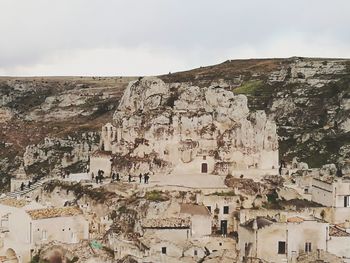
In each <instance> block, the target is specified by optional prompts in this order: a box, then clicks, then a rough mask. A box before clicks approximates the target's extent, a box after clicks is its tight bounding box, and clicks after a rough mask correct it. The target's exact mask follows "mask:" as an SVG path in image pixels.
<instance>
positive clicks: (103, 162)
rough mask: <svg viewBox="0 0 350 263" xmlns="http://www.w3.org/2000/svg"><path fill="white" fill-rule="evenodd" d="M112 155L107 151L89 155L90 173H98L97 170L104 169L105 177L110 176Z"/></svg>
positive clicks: (95, 174)
mask: <svg viewBox="0 0 350 263" xmlns="http://www.w3.org/2000/svg"><path fill="white" fill-rule="evenodd" d="M111 158H112V156H111V155H110V154H109V153H107V152H96V153H94V154H92V156H90V175H91V176H92V174H94V176H97V175H98V170H102V171H104V176H105V177H110V176H111V172H112V162H111Z"/></svg>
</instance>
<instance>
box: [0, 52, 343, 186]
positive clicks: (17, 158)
mask: <svg viewBox="0 0 350 263" xmlns="http://www.w3.org/2000/svg"><path fill="white" fill-rule="evenodd" d="M160 78H161V79H162V80H163V81H164V82H166V83H178V82H181V83H185V84H186V85H194V86H198V87H209V86H221V87H223V88H225V89H227V90H232V91H233V92H234V93H236V94H245V95H246V96H247V97H248V106H249V108H250V109H251V110H265V111H266V112H267V114H268V116H269V117H270V118H273V119H274V120H275V121H276V123H277V126H278V135H279V145H280V157H281V158H282V159H284V160H286V161H290V160H291V159H292V158H293V157H294V156H298V157H299V159H300V161H305V162H307V163H308V164H309V166H311V167H319V166H321V165H322V164H324V163H329V162H334V163H337V164H339V167H341V168H343V171H344V172H345V170H347V169H348V170H349V163H348V159H349V158H350V117H349V116H350V114H349V113H350V60H339V59H338V60H335V59H309V58H289V59H262V60H256V59H252V60H230V61H226V62H224V63H222V64H219V65H214V66H210V67H201V68H198V69H194V70H190V71H186V72H178V73H173V74H168V75H165V76H160ZM135 79H136V78H124V77H123V78H121V77H112V78H100V77H94V78H93V77H91V78H85V77H84V78H81V77H49V78H47V77H37V78H5V77H3V78H0V98H1V99H0V129H1V132H0V173H1V178H2V181H1V183H2V185H6V184H7V183H8V175H9V174H10V173H11V172H13V171H14V170H15V169H16V168H17V167H18V165H19V164H20V163H21V162H23V156H24V161H25V164H26V165H27V166H26V169H27V171H28V172H30V173H32V174H38V173H40V174H41V175H45V174H47V173H49V172H50V171H52V170H55V168H57V167H65V168H67V169H72V170H74V169H77V170H78V169H81V166H83V165H84V163H86V160H87V154H88V153H89V152H90V151H93V150H94V147H96V146H97V143H98V141H99V133H98V131H99V130H100V126H101V125H102V124H105V123H106V122H108V121H111V120H112V115H113V113H114V111H115V109H116V107H117V106H118V102H119V100H120V98H121V96H122V94H123V91H124V90H125V88H126V87H127V84H128V82H129V81H131V80H135ZM45 138H46V139H45ZM27 146H29V147H27ZM62 160H63V161H62Z"/></svg>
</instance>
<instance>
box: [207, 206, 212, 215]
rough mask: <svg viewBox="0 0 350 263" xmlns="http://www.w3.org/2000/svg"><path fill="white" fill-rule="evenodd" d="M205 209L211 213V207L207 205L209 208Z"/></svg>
mask: <svg viewBox="0 0 350 263" xmlns="http://www.w3.org/2000/svg"><path fill="white" fill-rule="evenodd" d="M207 208H208V210H209V212H210V213H211V206H210V205H209V206H207Z"/></svg>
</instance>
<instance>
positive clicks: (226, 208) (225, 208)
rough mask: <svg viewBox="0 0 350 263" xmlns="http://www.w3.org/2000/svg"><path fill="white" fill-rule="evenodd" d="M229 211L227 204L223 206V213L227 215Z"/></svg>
mask: <svg viewBox="0 0 350 263" xmlns="http://www.w3.org/2000/svg"><path fill="white" fill-rule="evenodd" d="M228 213H229V207H228V206H227V205H225V206H224V214H225V215H227V214H228Z"/></svg>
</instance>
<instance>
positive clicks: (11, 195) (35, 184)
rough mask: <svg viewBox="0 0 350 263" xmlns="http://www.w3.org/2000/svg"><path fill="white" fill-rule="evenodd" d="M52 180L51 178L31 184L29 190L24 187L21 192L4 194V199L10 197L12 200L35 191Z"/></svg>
mask: <svg viewBox="0 0 350 263" xmlns="http://www.w3.org/2000/svg"><path fill="white" fill-rule="evenodd" d="M50 180H52V178H46V179H43V180H40V181H37V182H35V183H33V184H32V185H31V186H30V187H29V188H28V186H25V187H24V189H23V190H20V189H18V190H15V191H13V192H8V193H6V197H12V198H17V197H19V196H23V195H25V194H28V193H30V192H32V191H34V190H36V189H38V188H39V187H41V186H42V185H43V184H44V183H46V182H47V181H50Z"/></svg>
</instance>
